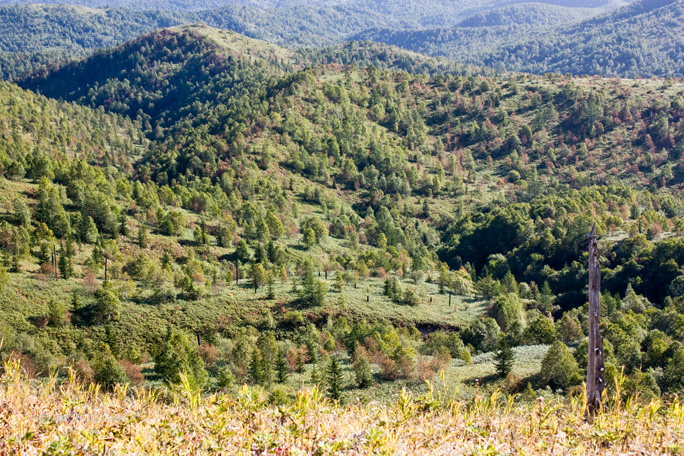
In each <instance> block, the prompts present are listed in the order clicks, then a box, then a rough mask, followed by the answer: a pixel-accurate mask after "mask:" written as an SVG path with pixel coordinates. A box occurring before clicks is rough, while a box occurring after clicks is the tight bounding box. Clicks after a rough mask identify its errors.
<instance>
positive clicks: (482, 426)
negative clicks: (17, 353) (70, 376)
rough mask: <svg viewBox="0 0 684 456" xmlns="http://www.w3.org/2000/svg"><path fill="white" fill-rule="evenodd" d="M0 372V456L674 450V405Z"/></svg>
mask: <svg viewBox="0 0 684 456" xmlns="http://www.w3.org/2000/svg"><path fill="white" fill-rule="evenodd" d="M18 372H19V371H18V369H17V367H16V366H11V365H8V366H7V368H6V372H5V374H4V375H3V377H2V378H1V379H0V454H51V455H57V454H88V455H89V454H93V455H95V454H97V455H102V454H111V455H113V454H128V455H142V454H145V455H157V454H209V453H211V454H221V455H222V454H226V455H227V454H231V455H232V454H239V455H266V454H279V455H285V454H287V455H292V456H294V455H304V454H320V455H324V454H396V455H423V454H430V455H432V456H434V455H445V454H466V455H500V454H527V455H537V454H539V455H541V454H544V455H549V454H558V455H560V454H595V455H612V454H681V453H682V451H683V450H684V430H683V429H684V408H683V407H682V405H681V404H680V403H679V402H678V401H675V402H672V403H670V404H667V405H665V404H663V403H661V402H655V403H651V404H649V405H637V404H636V402H631V401H628V402H627V403H615V402H613V403H611V404H610V406H609V408H608V409H607V410H606V411H605V412H604V413H602V414H600V415H599V416H597V417H596V418H595V419H594V422H593V423H592V424H591V425H590V424H587V423H586V422H585V420H584V409H583V406H582V404H583V398H581V397H580V398H575V399H573V400H570V401H560V400H558V401H556V400H553V401H542V400H539V401H537V402H536V403H533V404H517V403H515V402H514V401H512V400H507V398H505V397H503V396H501V395H500V394H498V393H495V394H493V395H491V396H488V397H484V396H475V397H474V398H473V399H472V400H470V401H468V402H463V401H459V400H453V399H451V398H450V397H449V395H448V394H447V395H445V394H443V393H442V392H440V391H429V392H428V393H426V394H424V395H422V396H419V397H415V396H412V395H411V394H410V393H405V392H402V394H400V395H399V397H398V399H397V400H396V402H394V403H393V404H391V405H381V404H377V403H371V404H368V405H362V404H355V405H346V406H340V405H338V404H336V403H333V402H330V401H328V400H326V399H325V398H324V397H323V396H322V395H321V393H320V392H319V391H318V390H316V389H312V390H308V391H304V392H301V393H300V394H299V395H298V397H297V400H296V402H295V403H294V404H293V405H291V406H287V407H273V406H269V405H268V403H267V402H266V399H265V396H264V395H263V394H262V393H261V392H260V391H258V390H256V389H250V388H243V389H242V390H241V391H240V392H239V393H237V394H235V395H224V394H215V395H211V396H201V395H199V394H196V393H194V392H192V391H191V390H190V388H181V389H178V390H176V391H169V392H167V393H162V394H153V393H150V392H149V391H146V390H136V391H128V390H126V389H125V388H120V389H117V390H115V391H114V392H113V393H111V394H104V393H101V392H100V391H98V389H97V388H96V387H89V388H85V387H83V386H81V385H78V384H76V383H64V384H58V383H57V381H56V380H55V379H52V380H51V381H47V382H44V383H32V382H28V381H26V380H25V379H24V378H22V376H21V375H19V373H18Z"/></svg>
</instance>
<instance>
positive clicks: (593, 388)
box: [587, 223, 606, 417]
mask: <svg viewBox="0 0 684 456" xmlns="http://www.w3.org/2000/svg"><path fill="white" fill-rule="evenodd" d="M587 237H588V238H589V353H588V357H587V416H588V417H590V416H592V415H594V414H595V413H596V412H597V411H598V410H600V409H601V393H602V392H603V390H604V388H605V387H606V377H605V372H606V361H605V358H604V354H603V337H602V336H601V332H600V331H599V313H600V310H601V269H600V267H599V264H598V240H597V235H596V223H594V227H593V228H592V230H591V233H589V234H588V235H587Z"/></svg>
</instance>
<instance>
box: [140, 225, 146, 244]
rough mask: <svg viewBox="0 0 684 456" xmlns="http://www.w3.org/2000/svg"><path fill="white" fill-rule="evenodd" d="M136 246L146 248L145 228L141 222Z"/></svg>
mask: <svg viewBox="0 0 684 456" xmlns="http://www.w3.org/2000/svg"><path fill="white" fill-rule="evenodd" d="M138 246H139V247H140V248H141V249H146V248H147V228H146V227H145V225H142V224H141V225H140V227H139V228H138Z"/></svg>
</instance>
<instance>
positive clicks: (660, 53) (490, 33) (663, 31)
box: [353, 0, 684, 77]
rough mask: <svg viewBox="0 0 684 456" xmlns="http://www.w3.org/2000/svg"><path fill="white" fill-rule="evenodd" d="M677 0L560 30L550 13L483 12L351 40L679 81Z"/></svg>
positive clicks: (490, 61) (524, 65)
mask: <svg viewBox="0 0 684 456" xmlns="http://www.w3.org/2000/svg"><path fill="white" fill-rule="evenodd" d="M683 8H684V2H682V1H681V0H642V1H639V2H636V3H634V4H632V5H630V6H626V7H624V8H621V9H618V10H615V11H613V12H610V13H606V14H604V15H601V16H598V17H595V18H592V19H587V20H584V21H580V22H575V23H571V24H570V25H565V26H562V27H541V28H539V27H534V26H533V25H532V24H534V23H535V19H534V18H535V17H538V16H537V14H541V17H540V22H545V23H549V17H554V15H555V17H557V18H558V20H559V23H562V21H563V19H562V17H563V15H562V14H560V12H558V11H555V12H553V13H541V12H539V11H537V12H535V13H534V14H532V13H531V12H530V11H528V10H527V9H526V8H524V7H522V6H511V7H508V8H505V9H502V10H499V11H488V12H486V13H482V14H479V15H475V16H473V17H472V18H469V19H466V20H464V21H463V22H462V23H460V24H459V25H458V26H457V27H446V28H425V29H422V30H418V29H414V30H401V29H396V28H375V29H371V30H365V31H363V32H361V33H360V34H357V35H354V36H353V39H361V40H372V41H380V42H383V43H388V44H392V45H396V46H400V47H403V48H406V49H411V50H413V51H416V52H422V53H427V54H430V55H438V56H443V57H448V58H450V59H454V60H457V61H459V62H463V63H471V64H475V65H483V66H491V67H493V68H495V69H497V70H499V71H505V70H507V71H524V72H531V73H537V74H543V73H548V72H556V73H562V74H565V73H570V74H574V75H585V74H588V75H601V76H621V77H637V76H660V77H667V76H682V75H684V65H682V62H681V60H680V58H679V55H680V49H681V47H682V36H683V35H684V34H683V33H682V32H683V31H682V24H683V23H684V21H683V20H682V11H683Z"/></svg>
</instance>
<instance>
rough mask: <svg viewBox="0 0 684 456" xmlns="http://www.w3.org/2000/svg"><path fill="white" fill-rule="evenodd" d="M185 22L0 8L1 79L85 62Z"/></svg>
mask: <svg viewBox="0 0 684 456" xmlns="http://www.w3.org/2000/svg"><path fill="white" fill-rule="evenodd" d="M185 20H186V19H185V18H182V17H180V16H179V15H178V14H177V13H173V12H167V11H135V10H124V9H91V8H86V7H82V6H71V5H13V6H4V7H0V78H3V79H7V78H10V77H13V76H16V75H18V74H21V73H22V72H25V71H30V70H33V69H34V68H36V67H38V66H40V65H43V64H47V63H62V62H65V61H68V60H69V59H71V58H77V57H84V56H86V55H88V54H90V53H91V52H92V51H93V50H94V49H101V48H109V47H112V46H116V45H118V44H120V43H122V42H125V41H128V40H130V39H132V38H134V37H137V36H139V35H141V34H143V33H146V32H149V31H150V30H152V29H155V28H161V27H170V26H172V25H177V24H181V23H183V22H184V21H185Z"/></svg>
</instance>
